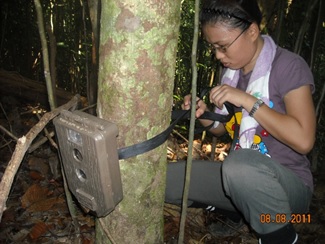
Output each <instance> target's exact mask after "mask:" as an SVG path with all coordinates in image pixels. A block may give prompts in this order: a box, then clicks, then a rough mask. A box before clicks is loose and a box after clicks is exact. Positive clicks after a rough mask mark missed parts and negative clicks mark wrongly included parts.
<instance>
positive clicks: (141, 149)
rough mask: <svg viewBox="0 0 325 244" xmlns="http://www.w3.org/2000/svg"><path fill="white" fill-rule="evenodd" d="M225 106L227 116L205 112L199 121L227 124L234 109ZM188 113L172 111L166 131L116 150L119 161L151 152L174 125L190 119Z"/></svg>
mask: <svg viewBox="0 0 325 244" xmlns="http://www.w3.org/2000/svg"><path fill="white" fill-rule="evenodd" d="M225 106H226V108H227V110H228V115H221V114H216V113H212V112H205V113H204V114H202V116H200V119H209V120H213V121H219V122H221V123H225V122H228V121H229V120H230V119H231V118H232V116H233V115H234V108H233V106H232V105H231V104H229V103H225ZM190 111H191V110H175V111H173V112H172V119H173V120H174V121H173V123H171V124H170V126H169V127H168V128H167V129H166V130H164V131H163V132H161V133H160V134H158V135H157V136H155V137H153V138H151V139H149V140H147V141H144V142H140V143H138V144H135V145H132V146H128V147H124V148H120V149H118V157H119V159H126V158H130V157H134V156H136V155H139V154H143V153H145V152H148V151H151V150H152V149H155V148H156V147H158V146H160V145H161V144H163V143H164V142H165V141H166V140H167V138H168V136H169V134H170V133H171V132H172V130H173V129H174V127H175V125H176V124H177V123H178V122H179V121H180V120H181V119H189V118H190ZM212 125H213V123H212V124H211V125H210V126H208V127H203V128H202V131H203V130H209V129H210V128H211V127H212ZM196 133H198V131H196Z"/></svg>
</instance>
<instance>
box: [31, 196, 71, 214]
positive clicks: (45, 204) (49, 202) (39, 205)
mask: <svg viewBox="0 0 325 244" xmlns="http://www.w3.org/2000/svg"><path fill="white" fill-rule="evenodd" d="M61 203H65V201H64V199H63V198H60V197H53V198H49V199H43V200H41V201H38V202H35V203H33V204H32V205H30V206H29V207H28V208H27V211H28V212H42V211H48V210H51V209H53V206H54V205H55V204H61Z"/></svg>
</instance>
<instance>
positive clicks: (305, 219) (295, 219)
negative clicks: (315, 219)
mask: <svg viewBox="0 0 325 244" xmlns="http://www.w3.org/2000/svg"><path fill="white" fill-rule="evenodd" d="M260 222H261V223H262V224H270V223H275V224H284V223H291V224H310V223H311V215H310V214H309V213H306V214H295V213H293V214H291V215H290V218H288V216H287V215H286V214H283V213H282V214H281V213H278V214H275V216H272V215H271V214H264V213H263V214H260Z"/></svg>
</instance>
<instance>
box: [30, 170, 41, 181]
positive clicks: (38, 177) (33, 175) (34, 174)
mask: <svg viewBox="0 0 325 244" xmlns="http://www.w3.org/2000/svg"><path fill="white" fill-rule="evenodd" d="M29 176H30V178H32V179H33V180H39V181H40V180H44V179H45V177H44V176H43V175H42V174H41V173H39V172H37V171H30V172H29Z"/></svg>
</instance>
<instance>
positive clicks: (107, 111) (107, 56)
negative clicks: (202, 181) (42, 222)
mask: <svg viewBox="0 0 325 244" xmlns="http://www.w3.org/2000/svg"><path fill="white" fill-rule="evenodd" d="M179 21H180V1H174V0H148V1H143V2H135V1H132V0H116V1H112V0H102V13H101V27H100V32H101V35H100V49H99V54H100V56H99V84H98V107H97V114H98V116H99V117H101V118H104V119H107V120H110V121H112V122H114V123H116V124H117V125H118V128H119V136H118V146H119V147H124V146H129V145H132V144H135V143H139V142H142V141H145V140H148V139H150V138H152V137H154V136H155V135H157V134H159V133H160V132H161V131H163V130H164V129H166V128H167V126H168V125H169V123H170V112H171V106H172V93H173V84H174V74H175V63H176V62H175V60H176V47H177V40H178V31H179ZM120 167H121V175H122V184H123V191H124V198H123V200H122V202H121V203H120V204H119V205H118V206H117V207H116V209H115V210H114V211H113V212H112V213H111V214H109V215H108V216H107V217H105V218H102V219H99V220H98V221H97V225H96V243H110V242H111V243H119V244H120V243H162V242H163V204H164V192H165V174H166V146H160V147H158V148H157V149H155V150H152V151H150V152H148V153H145V154H142V155H139V156H137V157H133V158H130V159H128V160H120Z"/></svg>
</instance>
